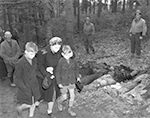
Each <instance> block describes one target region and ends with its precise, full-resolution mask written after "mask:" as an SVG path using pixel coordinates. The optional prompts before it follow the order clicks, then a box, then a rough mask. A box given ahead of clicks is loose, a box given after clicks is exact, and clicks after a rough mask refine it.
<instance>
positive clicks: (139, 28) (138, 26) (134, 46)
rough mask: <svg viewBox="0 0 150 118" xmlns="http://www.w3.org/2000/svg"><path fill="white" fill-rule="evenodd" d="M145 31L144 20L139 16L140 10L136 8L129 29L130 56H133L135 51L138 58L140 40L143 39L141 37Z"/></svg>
mask: <svg viewBox="0 0 150 118" xmlns="http://www.w3.org/2000/svg"><path fill="white" fill-rule="evenodd" d="M146 32H147V26H146V21H145V20H144V19H143V18H141V12H140V10H137V11H136V13H135V18H134V19H133V21H132V25H131V28H130V31H129V33H130V37H131V53H132V55H131V57H134V56H135V55H134V54H135V53H136V56H137V58H140V55H141V40H142V39H143V37H145V35H146Z"/></svg>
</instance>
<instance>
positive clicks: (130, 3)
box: [128, 0, 133, 10]
mask: <svg viewBox="0 0 150 118" xmlns="http://www.w3.org/2000/svg"><path fill="white" fill-rule="evenodd" d="M128 3H129V9H131V10H132V9H133V0H128Z"/></svg>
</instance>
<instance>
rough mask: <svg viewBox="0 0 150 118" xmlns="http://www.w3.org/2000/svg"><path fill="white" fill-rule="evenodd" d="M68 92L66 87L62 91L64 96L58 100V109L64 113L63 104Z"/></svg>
mask: <svg viewBox="0 0 150 118" xmlns="http://www.w3.org/2000/svg"><path fill="white" fill-rule="evenodd" d="M67 92H68V90H67V88H66V87H64V88H63V89H62V90H61V94H62V95H61V96H60V97H59V99H58V109H59V111H62V110H63V106H62V102H63V101H64V100H66V99H67Z"/></svg>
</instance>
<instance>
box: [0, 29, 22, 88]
mask: <svg viewBox="0 0 150 118" xmlns="http://www.w3.org/2000/svg"><path fill="white" fill-rule="evenodd" d="M4 37H5V40H4V41H3V42H2V43H1V49H0V51H1V53H0V55H1V57H2V58H3V59H4V62H5V65H6V68H7V72H8V73H7V77H8V78H9V79H10V82H11V84H10V85H11V86H12V87H13V86H15V84H14V81H13V72H14V70H15V64H16V63H17V61H18V58H19V56H20V54H21V51H20V48H19V45H18V43H17V41H15V40H13V39H11V37H12V34H11V33H10V32H9V31H6V32H5V34H4Z"/></svg>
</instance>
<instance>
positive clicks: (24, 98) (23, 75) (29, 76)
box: [14, 56, 41, 105]
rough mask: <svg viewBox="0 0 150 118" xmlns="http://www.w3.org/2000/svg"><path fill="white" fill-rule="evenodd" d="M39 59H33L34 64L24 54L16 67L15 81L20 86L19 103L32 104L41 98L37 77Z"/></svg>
mask: <svg viewBox="0 0 150 118" xmlns="http://www.w3.org/2000/svg"><path fill="white" fill-rule="evenodd" d="M36 69H37V59H36V58H34V59H33V60H32V65H31V64H30V63H29V62H28V61H27V59H26V57H25V56H23V57H22V58H21V59H20V60H19V61H18V63H17V64H16V67H15V72H14V82H15V84H16V86H17V87H18V93H17V99H18V102H19V103H26V104H29V105H31V104H32V103H33V101H32V96H33V97H34V102H36V101H37V100H39V99H40V97H41V96H40V90H39V84H38V80H37V77H36V75H37V74H36Z"/></svg>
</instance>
